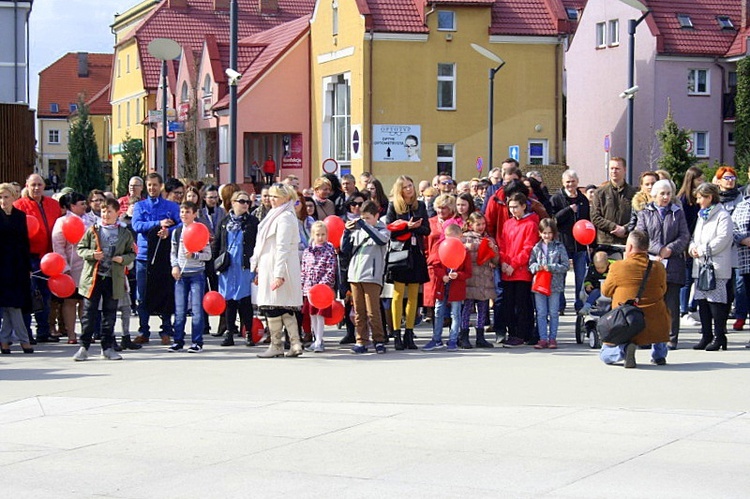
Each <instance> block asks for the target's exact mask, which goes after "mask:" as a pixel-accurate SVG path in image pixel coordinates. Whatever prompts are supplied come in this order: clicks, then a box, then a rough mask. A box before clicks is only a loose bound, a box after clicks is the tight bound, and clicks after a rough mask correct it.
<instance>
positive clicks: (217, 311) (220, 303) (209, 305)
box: [203, 291, 227, 315]
mask: <svg viewBox="0 0 750 499" xmlns="http://www.w3.org/2000/svg"><path fill="white" fill-rule="evenodd" d="M226 308H227V301H226V300H225V299H224V297H223V296H221V294H220V293H219V292H218V291H209V292H208V293H206V294H205V296H203V310H205V311H206V313H207V314H208V315H221V314H223V313H224V310H225V309H226Z"/></svg>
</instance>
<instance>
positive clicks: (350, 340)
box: [339, 330, 357, 345]
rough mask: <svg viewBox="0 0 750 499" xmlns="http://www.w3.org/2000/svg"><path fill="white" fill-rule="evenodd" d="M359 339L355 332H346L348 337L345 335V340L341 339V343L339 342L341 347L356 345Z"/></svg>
mask: <svg viewBox="0 0 750 499" xmlns="http://www.w3.org/2000/svg"><path fill="white" fill-rule="evenodd" d="M356 342H357V338H356V337H355V336H354V331H349V330H347V331H346V335H344V337H343V338H341V341H339V345H351V344H352V343H356Z"/></svg>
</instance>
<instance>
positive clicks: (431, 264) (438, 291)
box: [427, 244, 471, 302]
mask: <svg viewBox="0 0 750 499" xmlns="http://www.w3.org/2000/svg"><path fill="white" fill-rule="evenodd" d="M439 247H440V244H434V245H433V246H432V249H431V250H430V256H429V258H428V259H427V270H428V271H429V273H430V284H431V285H432V288H433V289H434V291H435V300H436V301H437V300H442V299H443V298H445V283H444V282H443V277H444V276H445V275H447V273H448V269H447V268H446V267H445V265H443V263H442V262H441V261H440V255H438V248H439ZM453 270H454V271H455V272H456V273H457V274H458V278H456V279H453V280H452V281H451V285H450V288H449V290H448V302H452V301H464V300H465V299H466V281H467V280H468V279H469V278H470V277H471V255H470V254H469V252H468V251H467V252H466V257H464V261H463V263H462V264H461V266H460V267H459V268H457V269H453Z"/></svg>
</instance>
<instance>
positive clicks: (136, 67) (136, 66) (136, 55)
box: [135, 54, 141, 69]
mask: <svg viewBox="0 0 750 499" xmlns="http://www.w3.org/2000/svg"><path fill="white" fill-rule="evenodd" d="M140 67H141V66H140V65H139V64H138V54H135V69H139V68H140Z"/></svg>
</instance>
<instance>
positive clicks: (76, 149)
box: [65, 94, 104, 194]
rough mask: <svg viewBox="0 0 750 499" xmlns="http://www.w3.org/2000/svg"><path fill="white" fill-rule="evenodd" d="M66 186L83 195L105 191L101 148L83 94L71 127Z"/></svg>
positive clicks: (79, 97)
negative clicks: (96, 190)
mask: <svg viewBox="0 0 750 499" xmlns="http://www.w3.org/2000/svg"><path fill="white" fill-rule="evenodd" d="M65 184H66V185H67V186H68V187H71V188H72V189H73V190H74V191H76V192H80V193H82V194H88V192H89V191H90V190H91V189H104V175H103V173H102V168H101V163H100V161H99V147H98V146H97V144H96V136H95V134H94V126H93V125H92V124H91V121H90V120H89V107H88V106H87V105H86V103H85V102H84V100H83V94H81V95H79V96H78V117H77V119H76V121H75V122H74V123H73V125H72V126H71V127H70V140H69V141H68V173H67V176H66V178H65Z"/></svg>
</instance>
